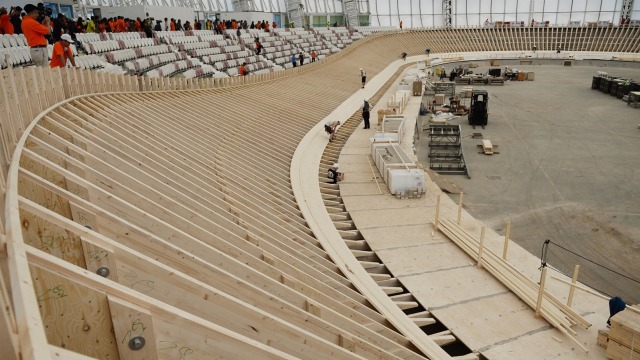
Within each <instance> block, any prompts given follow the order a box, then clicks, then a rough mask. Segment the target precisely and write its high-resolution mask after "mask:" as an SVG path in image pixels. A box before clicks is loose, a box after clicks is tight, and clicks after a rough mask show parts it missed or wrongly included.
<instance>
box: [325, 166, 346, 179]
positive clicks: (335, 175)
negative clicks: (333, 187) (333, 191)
mask: <svg viewBox="0 0 640 360" xmlns="http://www.w3.org/2000/svg"><path fill="white" fill-rule="evenodd" d="M339 166H340V165H338V163H335V164H333V166H332V167H330V168H329V170H327V177H328V178H329V179H331V184H337V183H338V181H342V180H344V174H343V173H341V172H338V167H339Z"/></svg>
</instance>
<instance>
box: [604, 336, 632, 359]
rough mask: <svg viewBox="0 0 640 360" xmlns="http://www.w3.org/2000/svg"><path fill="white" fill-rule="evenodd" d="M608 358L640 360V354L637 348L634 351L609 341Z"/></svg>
mask: <svg viewBox="0 0 640 360" xmlns="http://www.w3.org/2000/svg"><path fill="white" fill-rule="evenodd" d="M607 358H609V359H611V360H640V352H638V351H637V347H635V348H634V349H633V350H632V349H631V348H628V347H626V346H624V345H622V344H620V343H618V342H616V341H614V340H611V339H609V344H608V345H607Z"/></svg>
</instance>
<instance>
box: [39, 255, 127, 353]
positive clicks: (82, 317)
mask: <svg viewBox="0 0 640 360" xmlns="http://www.w3.org/2000/svg"><path fill="white" fill-rule="evenodd" d="M31 275H32V277H33V284H34V290H35V293H36V296H37V299H38V305H39V307H40V312H41V314H42V319H43V322H44V325H45V331H46V333H47V340H48V342H49V343H50V344H52V345H55V346H59V347H62V348H65V349H67V350H71V351H75V352H78V353H81V354H85V355H88V356H91V357H94V358H104V357H109V358H117V356H118V349H117V344H116V338H114V336H113V328H112V325H111V318H110V316H109V307H108V304H107V297H106V295H105V294H104V293H101V292H97V291H94V290H91V289H88V288H86V287H83V286H81V285H79V284H77V283H76V282H75V281H72V280H69V279H67V278H64V277H61V276H59V275H57V274H54V273H52V272H50V271H47V270H46V269H43V268H41V267H37V266H31ZM61 318H63V319H64V321H60V320H59V319H61Z"/></svg>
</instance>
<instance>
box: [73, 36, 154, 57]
mask: <svg viewBox="0 0 640 360" xmlns="http://www.w3.org/2000/svg"><path fill="white" fill-rule="evenodd" d="M154 45H160V41H159V40H158V39H147V38H145V39H134V40H107V41H92V42H86V43H84V45H83V46H84V49H85V50H86V51H87V53H89V54H100V53H103V52H107V51H114V50H122V49H134V48H139V47H144V46H154Z"/></svg>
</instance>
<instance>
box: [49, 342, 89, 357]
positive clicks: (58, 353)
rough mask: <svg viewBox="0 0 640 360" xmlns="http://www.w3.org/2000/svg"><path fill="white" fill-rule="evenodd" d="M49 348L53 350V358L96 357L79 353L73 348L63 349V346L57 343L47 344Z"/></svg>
mask: <svg viewBox="0 0 640 360" xmlns="http://www.w3.org/2000/svg"><path fill="white" fill-rule="evenodd" d="M47 346H48V347H49V350H50V351H51V359H52V360H56V359H59V360H92V359H94V358H93V357H91V356H86V355H83V354H79V353H77V352H73V351H71V350H67V349H63V348H61V347H58V346H55V345H47Z"/></svg>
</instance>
